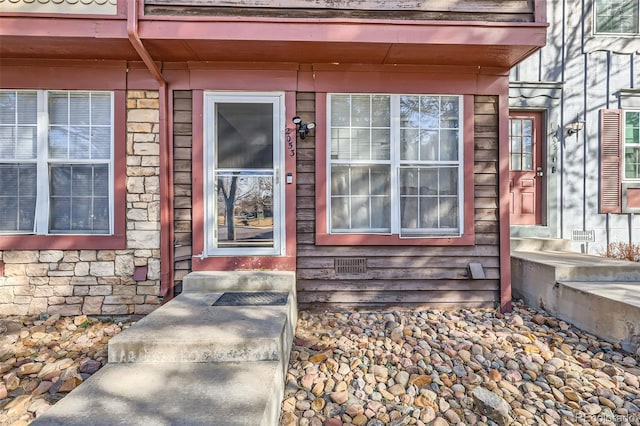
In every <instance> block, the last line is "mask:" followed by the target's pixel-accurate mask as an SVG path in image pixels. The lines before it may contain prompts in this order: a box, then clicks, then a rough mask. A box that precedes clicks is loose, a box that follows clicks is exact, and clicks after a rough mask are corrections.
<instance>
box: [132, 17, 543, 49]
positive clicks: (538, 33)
mask: <svg viewBox="0 0 640 426" xmlns="http://www.w3.org/2000/svg"><path fill="white" fill-rule="evenodd" d="M546 28H547V27H546V25H540V24H528V25H527V26H523V25H515V24H510V25H508V26H505V25H488V24H478V23H465V22H455V23H450V22H449V23H446V24H444V23H441V22H433V21H430V22H428V23H425V22H419V23H416V22H405V21H386V20H385V21H365V22H332V21H326V20H325V21H318V20H306V21H286V22H282V21H279V22H269V21H267V20H261V21H246V20H244V21H215V22H211V21H206V22H201V21H160V20H154V21H141V22H140V36H141V38H142V39H158V40H163V39H187V40H250V41H302V42H304V41H313V42H352V43H353V42H360V43H404V44H443V45H467V44H479V45H487V46H495V45H498V46H511V45H513V46H516V45H524V46H537V47H542V46H544V45H545V43H546Z"/></svg>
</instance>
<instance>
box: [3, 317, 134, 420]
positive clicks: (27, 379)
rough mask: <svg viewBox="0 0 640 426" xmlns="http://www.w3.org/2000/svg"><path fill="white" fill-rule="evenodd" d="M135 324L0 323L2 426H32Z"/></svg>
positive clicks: (74, 320)
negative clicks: (36, 419) (122, 333)
mask: <svg viewBox="0 0 640 426" xmlns="http://www.w3.org/2000/svg"><path fill="white" fill-rule="evenodd" d="M131 323H132V322H131V321H129V320H123V321H117V320H113V319H110V320H99V319H96V318H89V317H87V316H86V315H80V316H76V317H60V315H52V316H50V317H47V318H44V317H43V318H39V317H5V318H2V319H0V374H1V375H2V380H0V425H11V426H22V425H28V424H29V423H30V422H31V421H32V420H33V419H34V418H36V417H37V416H40V415H41V414H42V413H44V412H45V411H46V410H47V409H48V408H49V407H50V406H51V405H52V404H55V402H56V401H58V400H60V399H61V398H62V397H64V396H65V395H67V394H68V393H69V392H71V391H72V390H73V389H75V388H76V387H77V386H78V385H80V384H81V383H82V382H83V381H84V380H86V379H87V378H88V377H89V376H91V375H92V374H93V373H95V372H96V371H98V369H100V367H102V366H103V365H104V364H105V363H106V362H107V343H108V342H109V339H111V337H113V336H115V335H116V334H118V333H119V332H120V331H122V330H123V329H125V328H127V327H129V326H130V325H131Z"/></svg>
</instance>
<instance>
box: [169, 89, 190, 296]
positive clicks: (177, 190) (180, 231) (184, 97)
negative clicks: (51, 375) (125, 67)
mask: <svg viewBox="0 0 640 426" xmlns="http://www.w3.org/2000/svg"><path fill="white" fill-rule="evenodd" d="M192 105H193V104H192V95H191V91H189V90H182V91H174V92H173V161H174V163H173V196H174V201H173V214H174V217H173V220H174V222H173V223H174V239H175V255H174V280H175V282H176V284H178V285H179V283H181V282H182V278H183V277H184V276H185V275H186V274H188V273H189V272H190V271H191V255H192V250H191V225H192V209H191V192H192V191H191V144H192V139H193V137H192V125H191V121H192V109H193V107H192Z"/></svg>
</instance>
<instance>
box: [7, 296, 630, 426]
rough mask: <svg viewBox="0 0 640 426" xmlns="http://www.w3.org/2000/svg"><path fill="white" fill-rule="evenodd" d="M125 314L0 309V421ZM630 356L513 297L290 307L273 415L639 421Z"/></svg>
mask: <svg viewBox="0 0 640 426" xmlns="http://www.w3.org/2000/svg"><path fill="white" fill-rule="evenodd" d="M131 324H132V321H131V319H126V320H125V319H120V320H118V319H113V318H112V319H104V318H103V319H97V318H92V317H87V316H84V315H82V316H77V317H62V318H61V317H59V316H57V315H55V316H51V317H43V318H39V317H35V318H34V317H11V318H2V319H0V377H2V380H0V425H13V426H18V425H28V424H29V423H30V422H31V421H32V420H33V419H34V418H35V417H37V416H39V415H41V414H42V413H44V412H45V411H46V410H47V409H48V408H49V407H50V406H51V405H52V404H54V403H55V402H56V401H58V400H59V399H61V398H62V397H63V396H65V395H66V394H67V393H68V392H70V391H71V390H73V389H74V388H75V387H77V386H78V385H80V384H81V383H82V382H83V381H84V380H86V379H87V378H88V377H89V376H90V375H91V374H93V373H95V372H96V371H97V370H98V369H99V368H100V367H102V366H103V365H104V364H105V363H106V362H107V343H108V341H109V339H110V338H111V337H113V336H114V335H116V334H117V333H119V332H120V331H122V330H123V329H125V328H127V327H129V326H130V325H131ZM639 361H640V351H639V352H638V353H636V354H632V353H626V352H624V351H623V350H622V349H621V348H620V347H619V346H618V345H614V344H611V343H608V342H605V341H603V340H601V339H598V338H596V337H595V336H593V335H590V334H589V333H585V332H583V331H581V330H579V329H577V328H575V327H573V326H571V325H570V324H567V323H565V322H563V321H560V320H558V319H556V318H554V317H552V316H549V315H547V314H546V313H544V312H535V311H533V310H530V309H528V308H526V307H525V306H524V305H522V304H521V303H519V302H517V303H516V304H515V307H514V310H513V312H511V313H507V314H501V313H499V312H497V311H496V310H488V309H457V310H402V311H400V310H398V311H383V312H310V311H301V312H300V313H299V320H298V326H297V330H296V336H295V338H294V345H293V350H292V352H291V359H290V363H289V367H288V371H287V374H286V388H285V398H284V400H283V402H282V415H281V419H280V425H281V426H307V425H313V426H340V425H355V426H382V425H391V426H400V425H434V426H445V425H475V424H478V425H500V426H502V425H545V424H547V425H566V426H568V425H616V426H619V425H620V426H626V425H640V366H639V365H638V363H639ZM186 415H188V414H186Z"/></svg>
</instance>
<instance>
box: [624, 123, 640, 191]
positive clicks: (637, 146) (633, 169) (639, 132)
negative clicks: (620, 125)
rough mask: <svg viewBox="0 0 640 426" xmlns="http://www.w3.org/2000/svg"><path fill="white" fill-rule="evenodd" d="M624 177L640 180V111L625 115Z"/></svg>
mask: <svg viewBox="0 0 640 426" xmlns="http://www.w3.org/2000/svg"><path fill="white" fill-rule="evenodd" d="M624 145H625V147H624V176H625V178H626V179H640V111H625V113H624Z"/></svg>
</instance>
